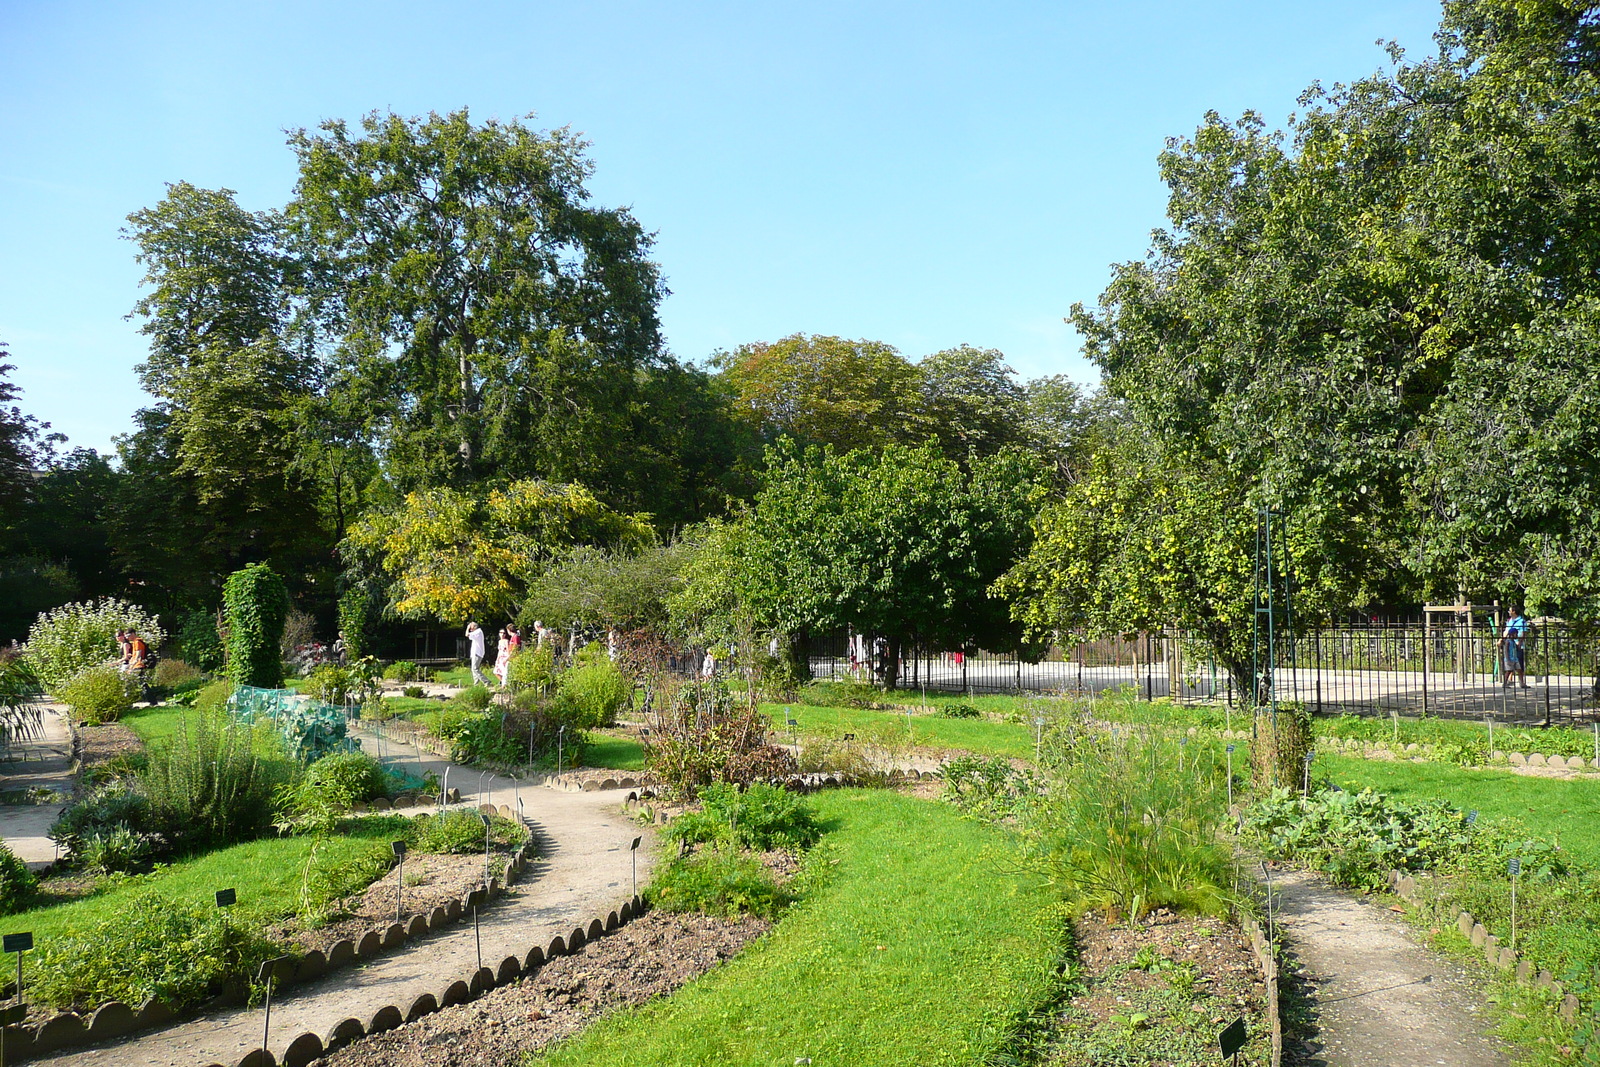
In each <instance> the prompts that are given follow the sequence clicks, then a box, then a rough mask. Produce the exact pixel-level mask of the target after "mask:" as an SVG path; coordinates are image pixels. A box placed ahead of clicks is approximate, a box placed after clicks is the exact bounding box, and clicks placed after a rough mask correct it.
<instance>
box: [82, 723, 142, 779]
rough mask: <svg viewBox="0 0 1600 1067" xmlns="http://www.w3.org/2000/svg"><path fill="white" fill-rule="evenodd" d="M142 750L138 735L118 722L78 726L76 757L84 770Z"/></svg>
mask: <svg viewBox="0 0 1600 1067" xmlns="http://www.w3.org/2000/svg"><path fill="white" fill-rule="evenodd" d="M143 751H144V742H143V741H142V740H140V739H139V735H138V734H136V733H134V732H133V730H131V729H130V728H128V727H126V726H124V725H123V724H122V723H120V722H108V723H105V724H103V725H101V726H79V727H78V758H79V759H80V760H81V761H82V768H83V769H84V770H88V769H89V768H91V767H94V766H97V765H99V764H101V763H109V762H110V761H111V760H113V759H116V758H117V757H118V756H132V755H134V754H136V753H139V752H143Z"/></svg>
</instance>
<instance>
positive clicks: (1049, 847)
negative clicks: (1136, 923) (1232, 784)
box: [1021, 729, 1232, 920]
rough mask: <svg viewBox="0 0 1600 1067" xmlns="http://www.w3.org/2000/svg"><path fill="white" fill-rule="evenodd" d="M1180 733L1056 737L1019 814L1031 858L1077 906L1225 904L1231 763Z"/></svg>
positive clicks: (1130, 908)
mask: <svg viewBox="0 0 1600 1067" xmlns="http://www.w3.org/2000/svg"><path fill="white" fill-rule="evenodd" d="M1183 740H1185V739H1180V738H1171V737H1165V736H1162V735H1161V734H1159V733H1154V732H1141V731H1134V730H1123V729H1114V730H1111V731H1109V732H1104V733H1100V732H1076V731H1075V732H1074V733H1073V735H1072V737H1071V739H1070V742H1066V743H1060V744H1057V745H1056V746H1053V748H1052V753H1053V757H1054V758H1053V759H1052V760H1051V761H1049V762H1048V763H1047V764H1046V768H1045V771H1046V778H1047V785H1046V789H1045V792H1044V793H1043V794H1042V795H1039V796H1038V798H1037V800H1036V801H1035V802H1033V803H1031V804H1029V805H1028V806H1027V807H1026V808H1025V809H1024V810H1023V813H1022V815H1021V823H1022V828H1023V837H1024V841H1025V844H1026V848H1025V857H1026V859H1025V862H1026V863H1027V864H1028V865H1029V866H1030V867H1032V868H1033V869H1035V870H1037V871H1039V872H1040V873H1042V874H1043V875H1044V876H1045V877H1047V878H1048V879H1049V880H1050V881H1051V882H1052V883H1053V884H1054V885H1056V886H1058V887H1059V888H1060V889H1061V891H1062V892H1063V894H1064V895H1065V897H1066V899H1067V900H1068V902H1069V903H1071V904H1072V905H1073V906H1075V907H1078V908H1081V909H1084V910H1088V909H1096V910H1104V911H1105V912H1106V913H1107V915H1108V916H1113V917H1121V916H1126V917H1127V918H1128V919H1129V920H1134V919H1137V918H1139V916H1141V915H1143V914H1144V913H1145V912H1147V911H1150V910H1151V909H1154V908H1157V907H1171V908H1177V909H1183V910H1191V911H1198V912H1203V913H1206V914H1220V913H1222V912H1224V911H1226V909H1227V907H1228V904H1229V899H1228V892H1227V889H1226V887H1227V886H1228V885H1229V884H1230V881H1231V877H1230V876H1231V870H1232V868H1231V864H1230V860H1229V854H1228V850H1227V848H1226V847H1225V846H1224V845H1223V844H1221V842H1220V839H1219V831H1220V830H1221V828H1222V825H1223V823H1224V822H1225V820H1226V818H1227V778H1226V772H1225V771H1224V770H1223V768H1222V766H1221V761H1220V759H1219V757H1218V755H1217V753H1216V752H1215V751H1214V750H1212V749H1211V748H1209V747H1204V746H1200V745H1190V744H1184V743H1183Z"/></svg>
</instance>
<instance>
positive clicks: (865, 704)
mask: <svg viewBox="0 0 1600 1067" xmlns="http://www.w3.org/2000/svg"><path fill="white" fill-rule="evenodd" d="M800 699H801V700H802V701H804V702H805V703H807V704H811V705H813V706H815V707H819V708H865V709H868V710H878V711H881V710H883V709H885V708H887V707H888V706H889V705H888V704H885V703H884V701H883V693H882V692H880V691H879V690H878V688H877V687H876V686H874V685H870V684H868V683H867V682H812V683H811V684H810V685H808V686H806V687H805V688H804V689H803V690H801V691H800Z"/></svg>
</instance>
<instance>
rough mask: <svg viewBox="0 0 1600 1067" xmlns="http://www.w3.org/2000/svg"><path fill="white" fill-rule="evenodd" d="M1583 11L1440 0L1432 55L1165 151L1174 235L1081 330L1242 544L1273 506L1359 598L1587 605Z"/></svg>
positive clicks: (1598, 474)
mask: <svg viewBox="0 0 1600 1067" xmlns="http://www.w3.org/2000/svg"><path fill="white" fill-rule="evenodd" d="M1594 12H1595V8H1594V5H1592V4H1588V3H1563V2H1540V3H1531V4H1530V3H1514V2H1512V0H1459V2H1450V3H1447V4H1446V5H1445V6H1444V17H1443V21H1442V24H1441V29H1440V32H1439V34H1438V37H1437V41H1438V45H1439V48H1438V52H1437V54H1435V55H1433V56H1430V57H1428V58H1426V59H1423V60H1421V61H1417V62H1408V61H1406V60H1405V59H1404V58H1403V56H1402V55H1401V53H1400V52H1399V50H1398V49H1394V50H1392V53H1391V54H1392V56H1393V58H1394V61H1395V66H1394V67H1393V69H1392V70H1389V71H1385V72H1381V73H1378V74H1375V75H1373V76H1372V77H1369V78H1366V79H1363V80H1361V81H1359V82H1356V83H1355V84H1353V85H1350V86H1338V87H1335V88H1334V89H1333V90H1331V91H1326V92H1324V91H1322V90H1321V89H1313V90H1312V91H1311V92H1309V93H1308V94H1307V95H1306V98H1305V100H1304V104H1305V107H1306V110H1305V111H1304V112H1303V113H1302V114H1300V115H1299V116H1298V117H1296V118H1295V119H1293V120H1292V121H1291V123H1290V126H1289V129H1288V132H1287V134H1286V135H1279V134H1274V133H1270V132H1269V131H1268V130H1267V129H1266V127H1265V126H1264V124H1263V123H1262V122H1261V121H1260V119H1259V118H1257V117H1256V116H1254V115H1246V116H1245V117H1244V118H1243V119H1241V120H1240V121H1238V122H1234V123H1228V122H1224V121H1223V120H1222V119H1220V118H1219V117H1217V116H1215V115H1212V116H1209V117H1208V118H1207V121H1206V123H1205V124H1204V125H1203V126H1202V127H1201V128H1200V129H1199V130H1198V131H1197V133H1196V134H1195V135H1194V136H1193V137H1192V138H1189V139H1185V140H1179V141H1174V142H1173V143H1171V144H1170V145H1169V148H1168V150H1167V151H1166V152H1165V153H1163V155H1162V158H1161V168H1162V176H1163V178H1164V179H1165V180H1166V182H1167V184H1168V186H1169V188H1170V190H1171V196H1170V199H1169V207H1168V214H1169V217H1170V219H1171V226H1170V228H1169V229H1167V230H1166V231H1162V232H1159V233H1158V234H1157V235H1156V239H1155V243H1154V245H1153V247H1152V248H1151V250H1150V254H1149V255H1148V257H1147V258H1146V259H1144V260H1141V261H1137V262H1133V263H1126V264H1123V265H1121V266H1119V267H1117V268H1116V271H1115V276H1114V279H1113V281H1112V283H1111V285H1110V286H1109V288H1108V289H1107V290H1106V292H1105V294H1104V295H1103V296H1102V297H1101V300H1100V305H1099V307H1098V308H1097V309H1094V310H1086V309H1084V308H1081V307H1079V308H1075V309H1074V315H1073V319H1074V323H1075V325H1076V326H1077V328H1078V329H1079V330H1080V332H1081V333H1082V334H1083V335H1084V337H1085V338H1086V351H1087V353H1088V354H1089V356H1090V357H1091V358H1092V359H1094V360H1095V361H1096V362H1097V363H1098V364H1099V365H1100V367H1101V368H1102V371H1103V373H1104V375H1105V382H1106V388H1107V390H1108V391H1109V392H1110V393H1111V395H1112V396H1113V397H1115V398H1116V400H1117V401H1118V402H1119V403H1120V404H1121V405H1123V407H1124V409H1125V411H1126V412H1127V415H1128V417H1129V418H1130V419H1131V420H1132V421H1133V422H1134V423H1135V424H1136V425H1137V426H1138V427H1139V430H1140V432H1141V433H1142V434H1144V435H1146V436H1147V439H1148V443H1147V445H1146V446H1145V452H1146V461H1147V462H1149V463H1150V464H1152V465H1154V466H1156V467H1159V468H1167V469H1171V470H1175V471H1179V472H1183V473H1185V474H1186V475H1187V474H1195V475H1196V476H1200V477H1203V478H1205V480H1206V484H1208V485H1209V486H1210V487H1211V488H1210V491H1212V492H1216V493H1220V494H1223V496H1222V498H1221V500H1222V503H1223V505H1224V506H1223V507H1222V510H1221V511H1220V512H1219V514H1218V521H1221V522H1228V523H1231V524H1232V525H1233V527H1234V528H1235V529H1236V530H1238V531H1245V530H1253V527H1254V513H1255V509H1256V508H1257V507H1258V506H1262V505H1273V506H1276V507H1279V508H1281V509H1282V510H1283V511H1284V512H1285V513H1286V517H1287V521H1288V523H1289V526H1290V529H1291V531H1292V533H1293V536H1294V537H1295V539H1296V542H1297V544H1298V545H1299V555H1298V557H1297V559H1296V561H1295V565H1296V567H1297V568H1298V569H1301V570H1303V571H1306V572H1307V573H1310V572H1315V573H1316V574H1318V575H1319V576H1320V578H1319V580H1320V581H1321V582H1323V583H1324V584H1325V585H1327V586H1329V587H1337V588H1341V589H1343V590H1345V591H1346V593H1347V594H1348V595H1350V596H1352V597H1355V596H1360V595H1363V591H1368V592H1370V591H1371V590H1373V589H1374V588H1380V589H1382V590H1383V591H1384V592H1385V594H1386V595H1388V596H1396V597H1402V598H1408V597H1416V598H1419V599H1420V598H1422V597H1425V596H1450V597H1453V596H1454V595H1455V594H1456V593H1457V591H1458V590H1459V589H1461V588H1463V587H1465V588H1466V589H1467V590H1468V591H1469V593H1476V594H1479V595H1482V594H1484V593H1499V594H1501V595H1504V596H1513V595H1516V593H1517V592H1518V591H1519V590H1522V589H1526V590H1527V591H1528V592H1529V594H1530V596H1531V597H1532V598H1533V599H1535V600H1542V601H1544V603H1545V604H1546V606H1548V607H1558V606H1561V605H1572V604H1574V603H1576V602H1580V601H1583V600H1585V599H1588V598H1591V597H1592V596H1593V595H1594V592H1595V590H1596V589H1597V588H1600V582H1597V579H1600V572H1596V570H1595V566H1596V565H1595V563H1594V562H1593V561H1594V560H1595V559H1596V555H1595V553H1594V552H1593V547H1594V540H1595V534H1594V531H1595V530H1596V528H1597V522H1596V520H1597V518H1600V495H1597V494H1600V488H1597V487H1600V461H1597V460H1596V456H1600V437H1597V434H1600V430H1597V426H1600V420H1597V419H1596V417H1595V416H1596V415H1600V411H1596V410H1594V406H1595V405H1596V404H1597V403H1600V400H1597V399H1596V397H1597V396H1600V393H1597V391H1596V390H1595V388H1594V384H1595V379H1594V375H1595V374H1596V371H1595V369H1594V366H1593V360H1592V358H1591V354H1592V352H1593V350H1594V340H1595V336H1596V325H1595V324H1596V322H1597V319H1596V314H1595V312H1596V306H1597V305H1596V295H1597V294H1596V288H1597V286H1600V269H1597V267H1600V259H1597V257H1600V240H1597V236H1600V211H1597V210H1596V208H1597V206H1600V144H1597V141H1596V139H1595V138H1594V137H1593V135H1592V131H1593V130H1594V129H1596V128H1600V127H1597V125H1596V123H1597V120H1600V114H1597V109H1600V93H1597V92H1596V91H1595V90H1596V71H1597V52H1596V28H1595V17H1594ZM1241 536H1242V533H1241ZM1144 606H1145V607H1150V606H1151V605H1150V603H1149V602H1148V601H1147V602H1145V603H1144ZM1139 614H1140V613H1139V612H1133V611H1129V612H1126V613H1125V614H1124V619H1125V620H1132V619H1134V618H1135V617H1137V616H1138V615H1139ZM1144 614H1145V615H1148V614H1149V612H1144ZM1068 622H1070V620H1061V623H1062V624H1063V625H1065V624H1067V623H1068ZM1108 624H1109V620H1108Z"/></svg>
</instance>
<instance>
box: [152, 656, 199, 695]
mask: <svg viewBox="0 0 1600 1067" xmlns="http://www.w3.org/2000/svg"><path fill="white" fill-rule="evenodd" d="M204 678H205V675H203V674H201V673H200V672H199V671H198V670H196V669H195V668H193V667H191V666H190V665H189V664H187V663H185V662H184V661H183V660H181V659H163V660H157V661H156V666H155V670H153V671H151V672H150V684H151V685H158V686H160V687H161V688H163V689H176V688H177V687H179V686H181V685H184V684H185V683H188V682H198V681H202V680H203V679H204Z"/></svg>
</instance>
